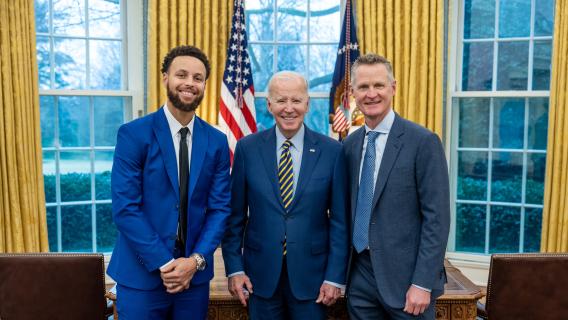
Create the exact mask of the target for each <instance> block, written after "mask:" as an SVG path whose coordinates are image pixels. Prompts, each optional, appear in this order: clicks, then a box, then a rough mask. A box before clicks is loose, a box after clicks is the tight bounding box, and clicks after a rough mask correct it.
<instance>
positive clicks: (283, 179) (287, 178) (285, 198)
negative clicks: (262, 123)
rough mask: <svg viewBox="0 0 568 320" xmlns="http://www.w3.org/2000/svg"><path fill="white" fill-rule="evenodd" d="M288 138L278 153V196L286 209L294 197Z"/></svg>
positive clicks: (290, 143)
mask: <svg viewBox="0 0 568 320" xmlns="http://www.w3.org/2000/svg"><path fill="white" fill-rule="evenodd" d="M290 146H292V142H290V140H286V141H284V143H283V144H282V153H281V154H280V163H279V164H278V182H279V183H280V196H281V197H282V203H283V204H284V208H285V209H286V211H288V208H289V207H290V204H291V203H292V199H293V198H294V168H293V167H294V166H293V164H292V155H291V154H290ZM282 254H283V255H286V236H284V243H283V244H282Z"/></svg>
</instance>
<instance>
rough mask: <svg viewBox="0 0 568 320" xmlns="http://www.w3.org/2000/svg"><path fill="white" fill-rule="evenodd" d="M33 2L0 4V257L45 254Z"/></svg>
mask: <svg viewBox="0 0 568 320" xmlns="http://www.w3.org/2000/svg"><path fill="white" fill-rule="evenodd" d="M33 5H34V4H33V1H28V0H1V1H0V21H2V23H1V25H0V252H38V251H48V250H49V246H48V241H47V222H46V215H45V195H44V190H43V174H42V157H41V156H42V154H41V133H40V113H39V91H38V76H37V72H38V71H37V60H36V56H35V55H36V48H35V45H36V40H35V20H34V7H33Z"/></svg>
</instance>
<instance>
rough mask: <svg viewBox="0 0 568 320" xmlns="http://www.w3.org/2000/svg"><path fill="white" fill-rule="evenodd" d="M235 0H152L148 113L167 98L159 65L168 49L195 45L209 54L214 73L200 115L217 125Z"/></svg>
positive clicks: (149, 24)
mask: <svg viewBox="0 0 568 320" xmlns="http://www.w3.org/2000/svg"><path fill="white" fill-rule="evenodd" d="M232 4H233V1H230V0H221V1H217V0H215V1H210V0H192V1H187V0H150V1H149V4H148V6H149V8H148V19H149V20H148V112H152V111H155V110H156V109H157V108H158V107H159V106H161V105H162V104H163V103H164V102H165V101H166V90H165V89H164V87H163V86H162V73H161V72H160V68H161V66H162V60H163V58H164V56H165V55H166V54H167V52H168V51H169V50H170V49H171V48H173V47H175V46H178V45H194V46H196V47H198V48H200V49H201V50H203V51H204V52H205V54H207V57H208V58H209V62H210V64H211V75H210V76H209V79H208V80H207V87H206V90H205V97H204V99H203V102H202V103H201V105H200V106H199V108H198V109H197V115H198V116H199V117H201V118H202V119H204V120H205V121H207V122H209V123H211V124H217V115H218V113H219V97H220V94H221V79H222V77H223V69H224V67H225V56H226V53H227V41H228V36H229V31H230V28H231V14H232V11H233V5H232Z"/></svg>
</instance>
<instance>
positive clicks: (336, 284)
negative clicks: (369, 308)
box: [323, 280, 345, 290]
mask: <svg viewBox="0 0 568 320" xmlns="http://www.w3.org/2000/svg"><path fill="white" fill-rule="evenodd" d="M323 283H327V284H330V285H332V286H334V287H336V288H339V289H341V290H344V289H345V285H344V284H339V283H335V282H331V281H327V280H324V281H323Z"/></svg>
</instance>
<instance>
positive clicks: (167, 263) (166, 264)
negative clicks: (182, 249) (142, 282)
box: [160, 259, 175, 272]
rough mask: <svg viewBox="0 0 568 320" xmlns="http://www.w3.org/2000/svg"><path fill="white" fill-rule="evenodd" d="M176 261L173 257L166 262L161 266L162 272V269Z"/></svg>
mask: <svg viewBox="0 0 568 320" xmlns="http://www.w3.org/2000/svg"><path fill="white" fill-rule="evenodd" d="M174 261H175V259H172V260H170V261H168V262H166V263H165V264H164V265H163V266H161V267H160V272H162V270H163V269H164V268H165V267H167V266H168V265H169V264H170V263H172V262H174Z"/></svg>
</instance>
